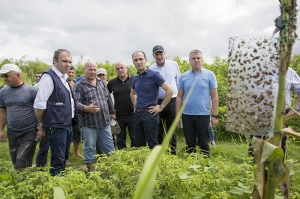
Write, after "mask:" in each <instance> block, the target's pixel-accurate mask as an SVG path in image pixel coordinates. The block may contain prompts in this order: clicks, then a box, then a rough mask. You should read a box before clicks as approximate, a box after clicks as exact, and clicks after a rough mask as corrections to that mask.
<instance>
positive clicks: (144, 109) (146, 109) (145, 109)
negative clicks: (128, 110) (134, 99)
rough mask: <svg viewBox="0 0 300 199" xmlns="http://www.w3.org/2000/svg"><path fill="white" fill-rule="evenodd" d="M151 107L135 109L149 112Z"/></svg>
mask: <svg viewBox="0 0 300 199" xmlns="http://www.w3.org/2000/svg"><path fill="white" fill-rule="evenodd" d="M149 110H150V109H149V108H137V109H135V111H136V112H148V111H149Z"/></svg>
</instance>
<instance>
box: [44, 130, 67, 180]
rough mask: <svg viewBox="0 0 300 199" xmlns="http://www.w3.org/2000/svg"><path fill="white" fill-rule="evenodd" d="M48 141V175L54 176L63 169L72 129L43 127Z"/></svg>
mask: <svg viewBox="0 0 300 199" xmlns="http://www.w3.org/2000/svg"><path fill="white" fill-rule="evenodd" d="M44 130H45V133H46V136H47V138H48V140H49V145H50V151H51V169H50V174H51V175H53V176H55V175H58V174H60V172H61V171H63V170H64V169H65V162H66V157H68V155H69V152H70V146H71V142H72V137H73V136H72V127H71V126H70V127H66V128H50V127H44Z"/></svg>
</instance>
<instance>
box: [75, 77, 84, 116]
mask: <svg viewBox="0 0 300 199" xmlns="http://www.w3.org/2000/svg"><path fill="white" fill-rule="evenodd" d="M80 87H81V86H80V82H78V83H76V84H75V86H74V91H73V92H74V99H75V103H76V106H77V109H78V111H79V112H80V113H82V112H83V109H84V105H83V104H82V95H81V92H80Z"/></svg>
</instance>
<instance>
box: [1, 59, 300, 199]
mask: <svg viewBox="0 0 300 199" xmlns="http://www.w3.org/2000/svg"><path fill="white" fill-rule="evenodd" d="M174 60H175V61H177V63H178V64H179V67H180V71H181V72H185V71H187V70H189V68H190V66H189V63H188V61H186V60H181V59H180V58H179V57H176V58H174ZM299 61H300V55H294V56H293V57H292V59H291V67H292V68H294V69H295V70H296V71H297V72H298V73H299V74H300V67H299V64H300V62H299ZM6 63H14V64H17V65H18V66H20V68H21V69H22V71H23V80H24V81H25V82H27V83H29V84H31V83H33V82H34V74H35V73H36V72H38V71H46V70H47V69H48V68H49V67H51V66H49V65H47V64H45V63H43V62H41V61H39V60H36V61H24V58H22V59H20V60H12V59H0V67H1V66H2V65H4V64H6ZM97 64H98V66H99V67H103V68H105V69H106V70H107V71H108V75H109V79H111V78H113V77H115V76H116V74H115V71H114V69H113V67H114V64H113V63H110V62H108V61H106V62H105V63H97ZM75 67H76V76H80V75H82V74H83V71H82V68H83V65H82V63H81V62H79V63H77V64H75ZM204 67H205V68H207V69H209V70H212V71H213V72H214V73H215V74H216V77H217V81H218V86H219V88H218V93H219V99H220V107H219V115H220V116H221V118H220V119H219V125H218V127H217V128H216V129H215V139H216V142H217V146H213V147H211V157H210V158H208V159H205V158H204V157H203V156H202V155H200V154H192V155H188V154H186V153H185V145H184V138H183V136H182V131H179V135H178V137H179V139H178V142H179V143H178V145H179V146H178V149H179V152H178V155H177V156H173V155H169V154H167V153H165V154H163V156H162V160H161V162H160V164H159V169H158V173H157V178H156V180H155V186H154V192H153V194H152V197H153V198H250V196H251V192H252V188H253V180H254V178H253V170H254V169H253V168H254V164H253V162H252V158H250V157H248V156H247V149H248V143H249V138H248V136H247V135H241V134H236V133H232V132H228V131H226V129H225V116H224V115H225V113H226V110H227V107H226V97H227V70H228V65H227V60H226V59H221V58H219V57H216V58H215V60H214V63H212V64H206V63H205V64H204ZM128 70H129V72H130V73H131V74H132V75H134V74H135V73H136V70H135V68H134V67H133V66H129V69H128ZM24 71H26V72H24ZM2 84H3V80H2V79H1V80H0V85H2ZM299 124H300V121H299V118H295V119H293V120H292V121H291V122H290V126H291V127H292V128H293V129H295V130H296V131H298V132H299V131H300V128H299V127H300V126H299ZM81 147H82V145H81ZM299 149H300V144H299V142H297V141H296V140H295V139H291V140H290V144H289V146H288V150H287V151H288V152H287V153H288V160H287V161H286V162H287V165H288V168H289V169H290V170H291V172H290V173H291V186H290V187H291V196H292V198H300V191H299V190H300V185H299V181H300V171H299V166H300V160H299V155H298V151H299ZM0 150H1V151H2V153H1V154H0V159H1V161H0V181H1V183H0V191H1V193H2V195H1V196H2V198H52V197H53V188H54V187H61V188H62V189H63V190H64V193H65V196H66V198H132V197H133V193H134V191H135V188H136V185H137V181H138V178H139V176H140V173H141V171H142V168H143V166H144V163H145V161H146V159H147V158H148V156H149V154H150V150H149V149H148V148H140V149H127V150H122V151H116V152H115V153H114V154H113V155H112V156H111V157H105V156H104V157H99V161H98V163H97V164H96V167H97V171H96V172H92V173H88V174H86V172H85V166H84V164H83V162H82V159H78V158H73V157H72V153H71V155H70V158H69V160H70V162H71V163H72V166H71V167H70V168H68V169H67V170H66V172H65V173H64V174H63V175H61V176H56V177H51V176H50V175H49V174H48V168H43V169H36V168H30V169H28V170H27V171H26V172H24V173H21V174H17V173H16V171H15V170H14V169H13V167H12V163H11V160H10V156H9V151H8V144H7V143H0ZM72 151H73V150H72V149H71V152H72ZM81 151H83V149H82V148H81ZM276 193H277V195H280V193H279V189H277V190H276Z"/></svg>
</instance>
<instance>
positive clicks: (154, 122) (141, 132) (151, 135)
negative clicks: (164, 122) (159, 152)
mask: <svg viewBox="0 0 300 199" xmlns="http://www.w3.org/2000/svg"><path fill="white" fill-rule="evenodd" d="M158 124H159V114H156V115H153V114H151V113H149V112H135V113H134V134H135V139H136V144H137V147H142V146H146V141H147V143H148V146H149V147H150V149H153V148H154V147H155V146H156V145H157V144H158V142H157V134H158V132H157V131H158Z"/></svg>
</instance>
